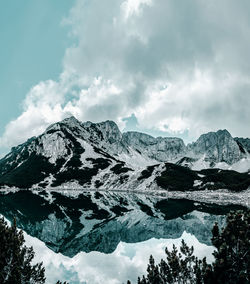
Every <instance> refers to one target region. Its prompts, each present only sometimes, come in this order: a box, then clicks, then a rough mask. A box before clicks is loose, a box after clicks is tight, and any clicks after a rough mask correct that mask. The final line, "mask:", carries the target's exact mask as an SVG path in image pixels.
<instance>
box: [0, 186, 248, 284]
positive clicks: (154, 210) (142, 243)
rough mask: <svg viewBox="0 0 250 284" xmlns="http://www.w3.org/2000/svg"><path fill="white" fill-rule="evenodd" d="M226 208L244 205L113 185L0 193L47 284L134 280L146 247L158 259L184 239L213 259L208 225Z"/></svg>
mask: <svg viewBox="0 0 250 284" xmlns="http://www.w3.org/2000/svg"><path fill="white" fill-rule="evenodd" d="M231 209H242V207H241V206H219V205H211V204H206V203H199V202H193V201H190V200H180V199H179V200H174V199H160V198H157V197H152V196H148V195H143V194H133V193H117V192H100V193H98V192H84V193H82V194H80V195H77V196H75V197H73V196H72V194H71V193H70V192H69V194H67V196H65V195H64V194H61V193H59V192H45V191H40V192H36V193H35V192H31V191H27V190H22V191H18V192H15V193H8V194H3V193H1V194H0V214H2V215H3V216H5V217H6V218H7V219H9V220H12V218H13V217H14V216H15V217H16V219H17V224H18V227H20V228H22V229H23V230H24V232H25V239H26V243H27V245H29V246H31V245H32V246H33V247H34V250H35V253H36V259H35V261H43V262H44V266H45V268H46V277H47V282H46V283H55V282H56V281H57V280H58V279H60V280H63V281H65V280H67V281H68V282H69V283H88V284H96V283H111V284H112V283H126V281H127V279H130V280H131V281H132V283H136V281H137V277H138V276H141V275H142V274H143V273H145V271H146V267H147V263H148V258H149V255H150V254H152V255H153V256H154V257H155V259H156V261H160V259H161V258H164V257H165V255H164V250H165V247H168V248H169V249H170V248H171V247H172V245H173V244H175V245H176V246H179V245H180V243H181V240H182V239H184V240H185V241H186V242H187V244H188V245H193V246H194V249H195V254H196V255H197V256H199V257H204V256H206V257H207V259H208V261H210V262H211V261H212V260H213V256H212V252H213V250H214V248H213V247H212V245H211V241H210V238H211V229H212V226H213V224H214V222H215V221H217V222H218V223H219V225H220V226H223V224H224V223H225V215H226V214H227V213H228V212H229V211H230V210H231Z"/></svg>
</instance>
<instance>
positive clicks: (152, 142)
mask: <svg viewBox="0 0 250 284" xmlns="http://www.w3.org/2000/svg"><path fill="white" fill-rule="evenodd" d="M122 138H123V139H122V140H123V142H124V144H126V145H128V146H130V147H131V148H133V149H134V150H136V151H137V152H138V153H140V154H142V155H144V156H147V157H149V158H151V159H153V160H156V161H160V162H166V161H175V160H176V159H178V158H180V157H183V156H184V155H185V153H186V147H185V144H184V142H183V140H182V139H180V138H170V137H165V138H163V137H157V138H154V137H152V136H150V135H147V134H144V133H139V132H125V133H123V137H122Z"/></svg>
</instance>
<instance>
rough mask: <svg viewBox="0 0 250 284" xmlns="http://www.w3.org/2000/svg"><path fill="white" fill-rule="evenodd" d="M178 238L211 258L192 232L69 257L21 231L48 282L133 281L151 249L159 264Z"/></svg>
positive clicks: (115, 283) (208, 249) (143, 269)
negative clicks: (174, 237) (107, 252)
mask: <svg viewBox="0 0 250 284" xmlns="http://www.w3.org/2000/svg"><path fill="white" fill-rule="evenodd" d="M182 239H184V241H185V242H186V243H187V245H188V246H194V255H196V256H197V257H199V258H201V259H202V258H203V257H206V258H207V261H208V262H209V263H211V262H212V261H213V256H212V252H213V251H214V247H213V246H207V245H205V244H202V243H200V242H199V241H198V240H197V239H196V237H195V236H194V235H191V234H189V233H186V232H183V234H182V236H181V237H180V238H177V239H154V238H153V239H150V240H147V241H144V242H139V243H134V244H132V243H131V244H127V243H124V242H120V243H119V244H118V246H117V248H116V250H115V251H114V252H113V253H111V254H104V253H100V252H96V251H92V252H90V253H84V252H80V253H79V254H77V255H76V256H74V257H73V258H69V257H66V256H64V255H62V254H60V253H58V254H56V253H54V252H53V251H51V250H50V249H48V248H47V247H46V246H45V244H44V243H43V242H41V241H40V240H38V239H36V238H33V237H31V236H29V235H27V234H25V240H26V243H27V246H33V248H34V251H35V259H34V261H35V262H40V261H43V264H44V266H45V271H46V278H47V281H48V282H49V283H55V282H56V281H57V280H58V279H60V280H67V281H69V282H70V283H91V284H98V283H110V284H112V283H113V284H118V283H125V282H126V281H127V280H128V279H130V280H131V281H132V282H133V283H135V282H136V280H137V277H138V276H142V275H143V274H145V273H146V268H147V263H148V259H149V256H150V255H151V254H152V252H153V256H154V258H155V261H156V263H159V262H160V260H161V259H162V258H165V256H166V255H165V248H166V247H168V249H169V250H172V246H173V244H175V245H176V246H177V248H179V247H180V245H181V240H182ZM114 271H116V273H114Z"/></svg>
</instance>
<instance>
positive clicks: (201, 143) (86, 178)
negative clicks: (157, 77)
mask: <svg viewBox="0 0 250 284" xmlns="http://www.w3.org/2000/svg"><path fill="white" fill-rule="evenodd" d="M247 147H248V144H247V140H242V139H241V140H239V138H238V139H233V138H232V136H231V135H230V133H229V132H228V131H226V130H220V131H218V132H211V133H207V134H204V135H202V136H201V137H200V138H199V139H198V140H197V141H196V142H195V143H193V144H190V145H188V146H185V144H184V142H183V141H182V140H181V139H179V138H162V137H158V138H154V137H152V136H150V135H147V134H143V133H138V132H126V133H123V134H122V133H121V132H120V130H119V128H118V127H117V125H116V124H115V123H114V122H112V121H105V122H101V123H92V122H85V123H81V122H80V121H78V120H77V119H75V118H74V117H70V118H67V119H65V120H63V121H61V122H58V123H55V124H53V125H51V126H50V127H48V128H47V130H46V131H45V132H44V133H43V134H42V135H40V136H38V137H33V138H31V139H29V140H28V141H27V142H25V143H24V144H21V145H19V146H17V147H15V148H13V149H12V151H11V152H10V153H9V154H8V155H7V156H6V157H4V158H3V159H2V160H0V185H2V186H4V185H8V186H17V187H22V188H29V187H47V188H51V187H60V186H65V187H85V188H95V189H98V188H105V189H122V188H126V189H128V188H130V189H132V190H134V189H140V190H143V189H154V188H157V187H158V186H159V182H157V181H158V180H159V178H158V177H160V176H162V175H163V173H166V172H167V171H166V168H168V169H169V167H170V166H169V165H167V164H166V162H168V163H169V162H170V163H172V165H173V163H177V165H178V166H175V167H174V165H173V166H171V172H173V173H175V174H173V176H178V175H179V169H180V166H184V167H190V168H191V169H193V170H197V171H200V170H201V169H204V168H211V167H220V168H223V169H224V170H225V169H228V168H229V167H233V166H234V165H236V164H237V162H238V163H240V162H241V161H242V160H244V163H241V166H242V165H243V166H244V167H243V166H242V167H241V168H242V169H243V170H242V172H247V170H248V168H250V163H248V162H249V161H250V159H248V157H249V154H248V152H247ZM173 167H174V168H173ZM232 169H234V168H232ZM184 172H185V171H184ZM216 174H219V173H216ZM188 175H190V176H192V177H194V176H197V173H192V172H191V171H190V172H188ZM234 176H236V175H234ZM165 177H166V174H165ZM246 177H248V176H246V175H245V174H242V178H241V179H244V178H246ZM198 179H200V178H198ZM174 180H175V179H174ZM192 181H194V179H193V178H192ZM184 182H185V181H184V180H183V183H182V186H184V187H185V188H186V186H185V184H184ZM213 182H214V181H213ZM215 182H217V183H218V182H219V184H221V186H228V185H227V184H228V183H225V182H224V181H223V182H222V183H221V181H220V180H218V181H216V180H215ZM172 183H173V179H169V178H168V179H166V178H165V179H164V181H163V180H161V183H160V184H161V185H162V184H164V188H169V186H168V185H170V184H172ZM239 183H240V179H238V180H237V181H236V182H234V183H233V185H238V184H239ZM219 184H218V186H219ZM247 184H248V182H244V183H243V186H241V189H245V188H246V187H247ZM189 186H190V187H189V189H191V188H192V184H191V183H189ZM218 186H216V188H218ZM170 187H171V186H170ZM174 188H176V186H174ZM222 188H224V187H222Z"/></svg>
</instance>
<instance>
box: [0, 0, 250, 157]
mask: <svg viewBox="0 0 250 284" xmlns="http://www.w3.org/2000/svg"><path fill="white" fill-rule="evenodd" d="M249 13H250V2H249V1H248V0H242V1H240V2H236V1H234V0H221V1H219V2H218V1H216V0H211V1H203V0H190V1H177V0H107V1H100V0H74V1H73V0H67V1H61V0H53V1H51V0H24V1H18V0H10V1H3V2H2V3H1V9H0V38H1V46H0V94H1V104H0V155H1V154H3V153H4V152H6V151H8V149H10V147H12V146H15V145H17V144H20V143H22V142H24V141H25V140H26V139H28V138H29V137H31V136H36V135H39V134H41V133H42V132H43V131H44V130H45V129H46V127H47V126H48V125H50V124H51V123H54V122H56V121H59V120H61V119H63V118H65V117H68V116H70V115H74V116H75V117H76V118H78V119H79V120H81V121H86V120H91V121H93V122H99V121H103V120H107V119H109V120H114V121H115V122H116V123H117V124H118V126H119V127H120V129H121V130H137V131H143V132H146V133H149V134H152V135H154V136H157V135H161V136H177V137H181V138H183V139H184V140H185V142H190V141H193V140H195V139H197V138H198V137H199V135H201V134H202V133H205V132H208V131H216V130H218V129H228V130H229V131H230V133H231V134H232V135H233V136H241V137H249V136H250V128H249V121H250V112H249V109H250V95H249V93H250V77H249V74H250V65H249V62H250V18H249ZM235 19H237V21H235Z"/></svg>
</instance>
